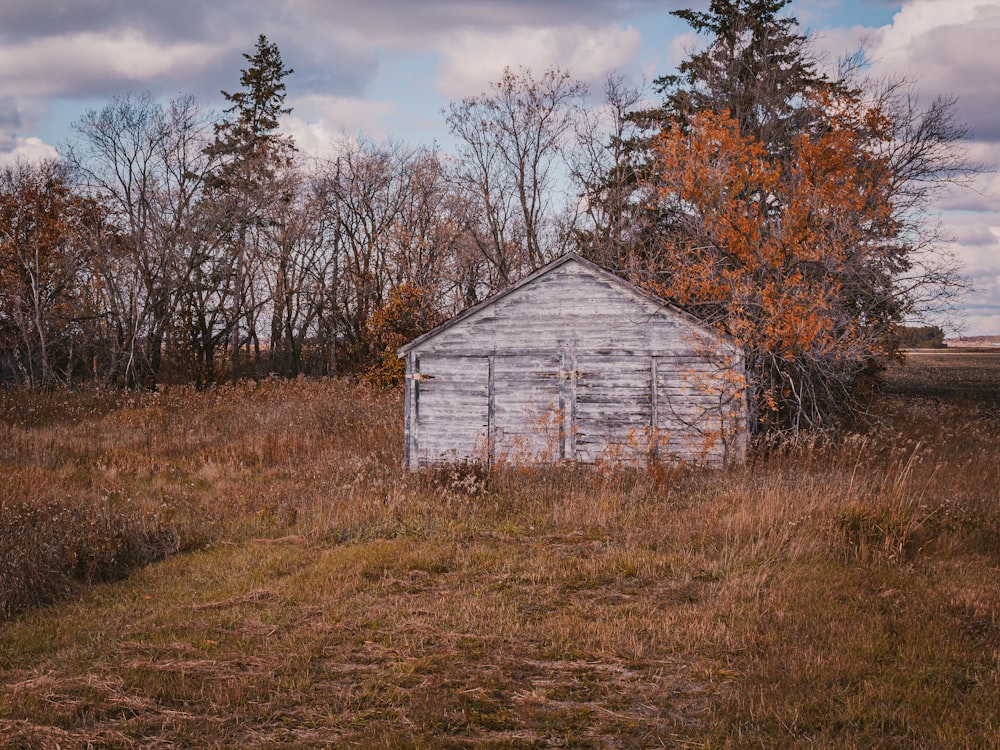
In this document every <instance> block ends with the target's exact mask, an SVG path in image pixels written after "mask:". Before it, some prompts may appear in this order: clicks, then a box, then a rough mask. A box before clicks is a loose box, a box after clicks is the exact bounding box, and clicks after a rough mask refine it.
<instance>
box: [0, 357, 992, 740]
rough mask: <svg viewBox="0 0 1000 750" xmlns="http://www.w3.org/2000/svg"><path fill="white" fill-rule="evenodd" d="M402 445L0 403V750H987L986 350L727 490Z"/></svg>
mask: <svg viewBox="0 0 1000 750" xmlns="http://www.w3.org/2000/svg"><path fill="white" fill-rule="evenodd" d="M401 421H402V420H401V404H400V403H399V400H398V399H397V398H396V397H394V396H383V395H379V394H377V393H375V392H372V391H368V390H365V389H363V388H361V387H359V386H355V385H349V384H346V383H342V382H337V381H325V382H310V381H296V382H290V383H289V382H270V381H269V382H264V383H261V384H258V385H249V384H248V385H240V386H236V387H232V388H221V389H218V390H213V391H209V392H201V393H199V392H194V391H190V390H185V389H170V390H167V391H164V392H161V393H156V394H145V395H128V396H122V395H112V394H102V393H85V394H75V395H72V396H65V395H53V396H48V397H32V398H26V397H24V396H23V395H17V396H14V395H12V394H8V395H6V396H0V619H3V618H6V621H5V622H0V747H3V748H23V747H31V748H33V747H38V748H57V747H58V748H63V749H66V748H89V747H100V748H131V747H151V748H171V747H232V748H242V747H329V746H345V747H352V746H357V747H385V748H407V747H428V748H430V747H525V748H527V747H595V748H597V747H662V746H667V747H671V746H685V747H725V746H731V747H743V746H763V747H772V746H809V745H813V746H817V747H866V746H880V747H989V746H993V745H995V743H996V742H997V739H996V738H997V737H998V736H1000V496H998V493H1000V490H998V488H1000V440H998V437H1000V353H996V352H994V353H961V354H957V353H954V352H941V353H937V352H934V353H917V354H914V355H913V356H912V357H911V363H910V365H909V367H908V368H907V369H905V370H901V371H898V372H896V373H894V374H893V381H892V387H891V389H890V396H889V397H888V399H887V403H886V405H885V408H884V412H883V413H882V415H881V416H880V417H879V425H878V428H877V431H876V432H874V433H871V434H867V435H859V436H856V437H854V438H850V439H847V440H845V441H843V442H842V443H840V444H839V445H837V446H835V447H823V446H818V445H816V446H805V447H802V448H800V449H797V450H796V451H793V452H791V453H789V454H787V455H783V456H776V457H771V458H767V459H759V460H757V461H756V462H755V463H753V464H751V465H748V466H746V467H741V468H733V469H729V470H725V471H721V472H700V471H665V470H662V471H652V472H639V471H635V472H622V471H601V470H582V469H549V470H545V471H538V472H534V471H517V470H507V471H498V472H493V473H477V472H473V471H460V470H450V471H439V472H428V473H420V474H413V475H410V474H406V473H404V472H403V471H401V470H400V469H399V465H400V463H401V455H400V453H401V448H400V446H401V442H402V440H401V434H400V432H401ZM178 553H180V554H178ZM150 563H151V564H150ZM46 602H55V603H52V604H49V605H48V606H41V607H40V606H39V605H42V604H45V603H46Z"/></svg>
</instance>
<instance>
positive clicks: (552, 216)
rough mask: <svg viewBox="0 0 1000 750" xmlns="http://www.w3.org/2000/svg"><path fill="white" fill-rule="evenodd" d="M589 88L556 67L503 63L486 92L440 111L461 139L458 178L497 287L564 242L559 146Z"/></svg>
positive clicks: (564, 182) (564, 185) (565, 198)
mask: <svg viewBox="0 0 1000 750" xmlns="http://www.w3.org/2000/svg"><path fill="white" fill-rule="evenodd" d="M586 92H587V89H586V86H585V85H584V84H583V83H581V82H579V81H575V80H573V79H572V78H571V77H570V75H569V73H567V72H565V71H562V70H559V69H557V68H551V69H549V70H546V71H545V73H544V74H542V76H541V78H539V79H535V78H534V76H533V75H532V73H531V71H530V70H527V69H524V70H522V71H521V72H520V73H514V72H513V71H511V70H510V69H509V68H508V69H506V70H504V73H503V76H502V77H501V79H500V80H499V81H498V82H496V83H492V84H491V85H490V88H489V90H488V91H487V92H484V93H483V94H481V95H479V96H474V97H468V98H466V99H463V100H461V101H460V102H453V103H452V104H450V105H449V107H448V109H447V110H446V112H445V118H446V121H447V124H448V128H449V130H450V131H451V133H452V134H453V135H454V136H456V137H457V138H458V139H459V141H460V148H459V152H458V154H457V159H456V164H455V169H454V176H455V180H456V183H457V184H458V185H459V186H460V188H461V189H462V190H463V191H464V192H465V193H466V194H467V195H468V196H469V198H470V200H472V201H473V202H474V204H475V206H476V208H477V211H478V222H477V223H476V225H475V237H476V241H477V244H478V245H479V248H480V250H481V251H482V253H483V256H484V257H485V258H486V260H487V262H488V263H489V265H490V269H491V274H492V279H491V281H492V282H493V286H494V287H499V286H504V285H506V284H509V283H510V282H511V281H513V280H514V279H515V278H516V277H517V276H519V275H521V274H522V273H523V272H524V271H525V270H527V269H534V268H537V267H539V266H541V265H542V264H544V263H545V262H546V261H548V260H550V259H551V258H552V257H554V256H555V255H557V254H559V252H560V251H561V250H562V249H565V244H564V243H565V240H566V231H565V224H563V225H562V226H560V222H559V218H560V216H561V215H562V214H563V213H564V211H565V209H566V207H567V205H568V204H569V203H571V202H572V198H570V197H569V196H568V195H566V190H567V189H568V187H569V186H568V181H567V176H568V175H567V173H566V167H565V162H564V161H563V159H562V157H563V149H564V146H565V142H566V140H567V139H568V138H571V137H572V135H573V128H574V124H575V121H576V118H577V116H578V114H579V108H580V105H581V103H582V100H583V98H584V96H585V95H586Z"/></svg>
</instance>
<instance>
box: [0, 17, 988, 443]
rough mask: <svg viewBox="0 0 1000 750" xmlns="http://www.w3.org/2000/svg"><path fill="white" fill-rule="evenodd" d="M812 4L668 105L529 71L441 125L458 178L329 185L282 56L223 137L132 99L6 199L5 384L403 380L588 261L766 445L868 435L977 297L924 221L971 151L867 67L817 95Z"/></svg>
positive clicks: (440, 162) (198, 118) (331, 166)
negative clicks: (803, 27) (925, 337)
mask: <svg viewBox="0 0 1000 750" xmlns="http://www.w3.org/2000/svg"><path fill="white" fill-rule="evenodd" d="M788 1H789V0H712V2H711V4H710V8H709V10H708V11H707V12H696V11H690V10H688V11H678V12H677V13H676V14H677V15H678V16H680V17H681V18H683V19H685V20H686V21H687V22H688V23H689V24H690V25H691V26H692V28H693V29H694V30H695V31H697V32H699V33H700V34H703V35H704V36H705V37H706V38H707V40H706V41H707V43H706V46H705V47H704V48H703V49H702V51H700V52H697V53H694V54H692V55H690V56H689V57H688V59H687V60H685V61H684V62H683V63H682V64H681V65H680V67H679V69H678V71H677V72H676V73H674V74H671V75H668V76H665V77H663V78H660V79H658V80H657V81H656V82H655V83H654V86H653V92H652V93H649V92H645V91H642V90H640V89H638V88H632V87H630V86H629V85H628V84H627V83H626V82H625V80H624V79H623V78H622V77H620V76H610V77H609V78H608V79H607V81H606V85H605V88H604V91H603V92H602V94H603V97H595V96H591V92H589V91H588V89H587V87H586V86H585V85H584V84H583V83H581V82H580V81H577V80H575V79H573V78H572V76H571V75H570V74H569V73H568V72H567V71H563V70H559V69H549V70H546V71H544V72H542V73H541V74H540V75H538V76H536V75H534V74H533V73H532V72H531V71H530V70H525V69H521V70H516V71H515V70H511V69H508V70H506V71H505V72H504V74H503V76H502V77H501V78H500V80H499V81H496V82H494V83H492V84H490V85H489V87H488V89H487V90H486V91H484V92H483V93H482V94H480V95H478V96H472V97H468V98H465V99H462V100H460V101H456V102H452V103H451V104H450V105H448V107H447V108H446V109H445V110H444V112H443V117H444V119H445V122H446V124H447V127H448V129H449V131H450V133H451V134H452V135H453V136H454V141H455V143H456V144H457V146H456V147H455V148H454V149H453V150H452V151H451V152H444V151H443V150H441V149H440V148H438V147H423V146H411V145H407V144H406V143H404V142H402V141H399V140H394V139H390V140H387V141H385V142H374V141H370V140H364V139H354V140H350V141H345V143H344V144H343V147H342V148H341V149H340V150H339V152H338V155H337V156H336V157H333V158H330V159H317V158H306V157H304V156H303V155H302V154H300V153H299V152H298V151H297V150H296V148H295V144H294V142H293V141H292V139H291V138H289V137H288V136H287V135H285V134H283V133H281V131H280V118H281V116H282V115H284V114H287V113H289V112H290V109H288V108H287V107H286V106H285V94H286V88H285V79H286V78H287V77H288V76H290V75H291V74H292V73H293V71H292V70H290V69H288V68H286V67H285V64H284V62H283V61H282V58H281V55H280V52H279V50H278V48H277V47H276V46H275V45H274V44H273V43H272V42H270V41H269V40H268V39H267V38H266V37H264V36H263V35H261V36H260V37H259V39H258V40H257V43H256V46H255V48H254V50H253V52H252V53H248V54H246V55H244V57H245V59H246V62H247V67H246V68H245V69H244V70H243V71H242V72H241V73H242V75H241V78H240V88H239V89H238V90H236V91H235V92H231V93H229V92H223V95H224V97H225V100H226V102H227V104H228V107H227V108H226V109H225V110H224V112H223V113H222V114H221V116H220V117H218V118H213V117H212V115H211V114H210V113H209V112H208V111H207V110H206V109H205V108H204V107H203V106H202V105H200V104H199V103H198V102H197V101H196V100H195V99H194V98H193V97H190V96H181V97H178V98H176V99H175V100H173V101H171V102H169V103H166V104H164V103H161V102H159V101H157V100H156V99H154V98H153V97H152V96H150V95H149V94H128V95H125V96H121V97H116V98H113V99H112V100H111V101H109V102H108V103H107V104H106V105H105V106H104V107H102V108H100V109H96V110H92V111H88V112H87V113H85V115H84V116H83V117H82V118H81V119H80V120H79V121H77V122H76V123H74V125H73V128H74V133H75V137H74V140H73V141H72V143H71V144H70V145H69V146H68V147H67V148H65V149H64V152H63V153H62V154H61V158H60V159H59V160H57V161H50V162H45V163H42V164H27V163H21V164H17V165H15V166H10V167H7V168H5V169H4V170H3V171H2V173H0V370H2V377H3V381H4V383H5V384H6V385H8V386H11V385H19V386H26V387H51V386H53V385H55V384H58V383H65V384H73V383H77V382H81V381H97V382H101V383H106V384H113V385H115V386H120V387H126V388H138V387H153V386H155V385H156V384H159V383H168V382H193V383H195V384H197V385H199V386H204V385H208V384H211V383H215V382H220V381H223V380H226V379H236V378H241V377H259V376H264V375H268V374H277V375H282V376H296V375H300V374H309V375H330V374H341V373H348V374H355V375H359V376H363V377H367V378H368V379H371V380H373V381H375V382H378V383H382V384H389V383H393V382H398V380H399V378H400V377H401V365H400V363H399V361H398V360H397V359H396V358H395V354H394V352H395V349H396V347H398V346H399V345H401V344H402V343H405V342H406V341H407V340H409V339H410V338H412V337H413V336H415V335H417V334H419V333H421V332H423V331H425V330H427V329H429V328H430V327H432V326H433V325H435V324H436V323H438V322H440V321H442V320H444V319H446V318H447V317H448V316H450V315H452V314H454V313H456V312H457V311H459V310H461V309H463V308H465V307H468V306H469V305H472V304H475V303H476V302H478V301H480V300H482V299H484V298H485V297H486V296H488V295H489V294H491V293H493V292H495V291H497V290H499V289H501V288H503V287H505V286H507V285H508V284H510V283H512V282H514V281H516V280H517V279H519V278H521V277H523V276H524V275H525V274H527V273H529V272H530V271H532V270H534V269H536V268H538V267H539V266H541V265H543V264H544V263H546V262H548V261H550V260H552V259H553V258H555V257H558V256H559V255H561V254H562V253H564V252H566V251H568V250H570V249H573V250H576V251H577V252H580V253H581V254H583V255H584V256H586V257H589V258H591V259H593V260H594V261H596V262H598V263H599V264H601V265H603V266H604V267H606V268H609V269H610V270H612V271H614V272H616V273H619V274H621V275H622V276H624V277H625V278H628V279H629V280H631V281H633V282H635V283H637V284H640V285H642V286H643V287H645V288H647V289H649V290H650V291H652V292H655V293H657V294H659V295H661V296H664V297H666V298H669V299H671V300H673V301H675V302H677V303H678V304H680V305H681V306H683V307H685V308H687V309H689V310H690V311H692V312H694V313H695V314H697V315H699V316H700V317H702V318H703V319H705V320H707V321H709V322H711V323H713V324H715V325H716V326H718V327H720V328H721V329H724V330H726V331H728V332H730V333H732V334H733V335H735V336H736V337H737V338H738V339H739V341H740V342H741V344H742V345H743V347H744V350H745V352H746V354H747V362H748V381H749V382H748V384H749V385H750V393H751V395H752V399H751V404H750V409H751V417H752V422H753V424H754V425H755V426H756V428H757V430H758V432H760V433H770V432H775V431H779V432H780V431H786V430H792V431H797V430H802V429H814V428H825V427H830V426H835V425H836V424H840V423H842V422H843V421H844V420H845V419H851V418H853V417H855V416H857V414H858V413H859V412H860V411H862V410H863V408H864V405H865V403H867V399H868V398H869V397H870V395H871V389H872V387H873V386H875V385H876V384H877V382H878V374H879V371H880V368H881V367H882V366H883V365H884V363H885V362H886V361H887V358H889V357H891V356H892V355H893V352H894V348H895V346H896V342H897V341H898V336H896V330H897V328H898V327H899V326H900V324H901V323H902V322H903V321H904V320H906V319H907V318H909V317H912V316H913V315H915V314H919V313H920V312H922V311H927V310H929V309H933V308H934V306H935V305H938V304H940V303H941V302H942V301H944V300H946V299H947V297H948V294H949V293H950V292H951V291H953V290H954V289H955V288H957V287H958V286H960V280H959V277H958V275H957V272H956V268H955V266H954V263H953V261H952V259H951V258H950V257H948V256H947V255H942V254H940V253H939V252H938V248H939V247H940V244H939V242H938V240H939V239H940V238H939V236H938V232H937V227H936V225H935V223H934V222H933V220H932V218H931V217H929V216H928V213H927V209H928V207H929V205H930V203H931V201H932V200H933V198H934V197H935V196H936V191H937V190H939V189H940V188H941V187H943V186H944V185H946V184H948V183H949V182H951V181H954V180H956V179H960V178H961V177H962V176H963V175H965V174H967V173H968V172H969V170H970V167H969V165H968V164H967V163H966V162H965V161H964V159H963V152H962V150H961V143H962V141H963V139H964V138H965V137H966V135H967V133H966V131H965V129H964V127H963V126H962V125H961V123H959V122H958V121H957V120H956V112H955V102H954V101H953V100H949V99H941V98H939V99H936V100H933V101H932V102H931V103H930V104H929V105H926V106H921V105H920V103H919V100H918V98H917V96H916V94H915V91H914V89H913V88H912V86H911V85H910V84H909V83H908V82H906V81H902V80H888V81H887V80H873V79H869V78H866V77H865V70H866V66H865V64H864V61H863V59H862V58H860V57H853V58H850V59H848V60H847V61H846V62H845V63H844V64H842V65H841V66H840V67H839V69H838V70H837V72H836V73H835V74H824V73H821V72H820V70H821V66H820V63H819V60H818V58H817V56H816V53H815V51H814V48H813V46H812V43H811V40H810V39H809V38H808V37H806V36H805V35H803V34H802V33H801V32H800V31H799V29H798V26H797V22H796V21H795V19H794V18H792V17H790V16H786V15H782V13H781V11H782V9H783V8H784V6H785V5H787V3H788ZM598 98H600V101H595V100H596V99H598Z"/></svg>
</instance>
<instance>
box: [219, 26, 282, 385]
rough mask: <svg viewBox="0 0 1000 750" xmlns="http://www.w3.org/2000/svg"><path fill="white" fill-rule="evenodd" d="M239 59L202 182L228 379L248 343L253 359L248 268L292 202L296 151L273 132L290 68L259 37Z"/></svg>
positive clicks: (258, 309)
mask: <svg viewBox="0 0 1000 750" xmlns="http://www.w3.org/2000/svg"><path fill="white" fill-rule="evenodd" d="M243 57H244V58H245V59H246V61H247V62H248V63H249V66H248V67H247V68H245V69H243V70H242V75H241V77H240V84H241V86H242V88H241V89H240V90H239V91H237V92H235V93H229V92H226V91H223V92H222V94H223V96H225V97H226V100H227V101H229V102H230V106H229V107H228V108H227V109H226V110H225V114H226V115H227V117H226V118H225V119H223V120H222V121H221V122H219V123H218V124H216V126H215V140H214V141H213V142H212V143H211V144H210V145H209V146H208V148H207V149H206V152H207V154H208V155H209V156H210V157H212V158H213V159H215V160H216V161H217V165H218V166H217V167H216V168H215V170H213V172H212V173H211V174H210V175H209V177H208V179H207V180H206V183H207V188H208V192H207V197H208V198H209V202H208V204H207V205H208V210H209V212H210V213H211V214H212V221H213V222H214V224H215V226H216V231H217V233H218V237H217V240H218V242H219V245H220V249H221V250H222V254H221V256H219V255H217V256H216V257H214V258H212V259H211V262H212V264H213V265H214V266H215V269H216V270H215V271H214V274H213V275H214V277H215V278H219V276H220V273H219V269H221V271H222V274H221V275H222V276H223V277H224V278H225V288H224V289H223V290H219V291H220V292H221V293H222V294H223V296H224V297H225V298H226V302H225V306H226V308H227V311H228V312H227V314H226V315H225V316H224V321H225V322H224V325H225V327H226V329H227V330H226V332H225V333H226V337H227V338H228V340H229V349H230V375H231V377H232V378H234V379H235V378H237V377H239V375H240V374H241V372H240V369H241V352H242V351H243V350H244V349H249V348H250V347H251V345H252V346H253V350H254V352H255V353H256V356H257V357H258V358H259V351H260V344H259V341H258V339H257V330H258V318H259V316H260V315H261V313H262V312H263V308H264V300H260V299H257V298H256V296H255V295H256V292H257V290H256V289H255V287H254V285H253V283H252V280H253V274H252V273H251V268H252V267H254V266H259V265H260V264H261V262H262V259H263V256H264V255H265V254H266V243H267V234H268V231H269V230H270V229H272V228H273V227H274V226H275V225H276V224H277V223H278V222H280V221H282V216H283V213H284V209H286V208H287V205H288V204H289V203H290V201H291V197H292V191H293V188H292V187H290V184H289V183H290V182H292V181H293V180H291V176H290V175H289V174H288V173H289V171H290V170H289V169H288V168H289V167H290V166H291V164H292V159H293V156H294V153H295V144H294V142H293V140H292V139H291V138H290V137H289V136H286V135H283V134H282V133H281V132H279V130H278V126H279V119H280V118H281V116H282V115H287V114H289V113H290V112H291V111H292V110H291V108H290V107H285V83H284V79H285V78H286V77H287V76H289V75H291V74H292V72H293V71H292V70H291V69H290V68H286V67H285V64H284V62H283V61H282V59H281V53H280V52H279V50H278V47H277V45H275V44H273V43H272V42H270V41H268V39H267V37H266V36H264V35H263V34H261V35H260V36H259V37H258V38H257V45H256V48H255V51H254V53H253V54H252V55H251V54H244V55H243ZM279 330H280V329H279ZM275 343H276V342H274V341H272V345H274V344H275Z"/></svg>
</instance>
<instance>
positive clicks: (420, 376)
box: [406, 372, 434, 380]
mask: <svg viewBox="0 0 1000 750" xmlns="http://www.w3.org/2000/svg"><path fill="white" fill-rule="evenodd" d="M406 379H407V380H433V379H434V376H433V375H428V374H426V373H423V372H409V373H407V374H406Z"/></svg>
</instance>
